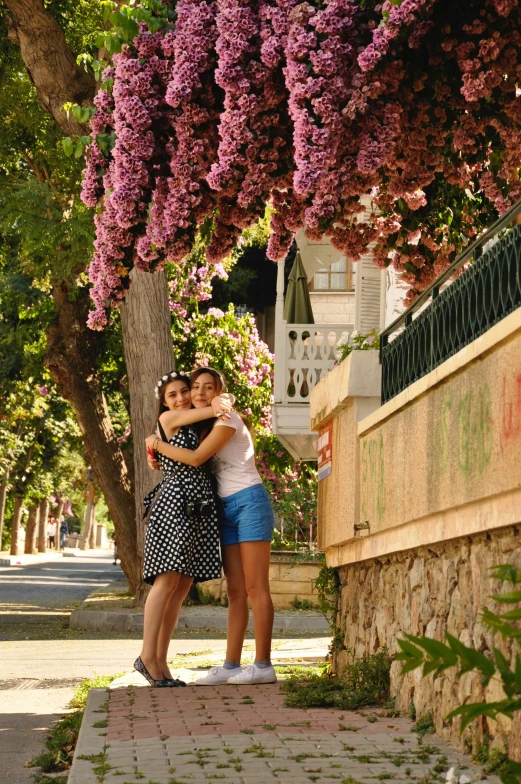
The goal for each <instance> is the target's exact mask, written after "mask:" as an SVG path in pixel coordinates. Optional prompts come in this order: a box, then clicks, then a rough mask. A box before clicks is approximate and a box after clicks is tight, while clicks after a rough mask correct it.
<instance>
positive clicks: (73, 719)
mask: <svg viewBox="0 0 521 784" xmlns="http://www.w3.org/2000/svg"><path fill="white" fill-rule="evenodd" d="M117 677H118V675H104V676H99V677H97V678H87V679H86V680H84V681H82V682H81V683H80V684H78V686H77V687H76V690H75V692H74V694H73V696H72V699H71V701H70V703H69V708H71V709H72V710H71V713H67V714H66V715H65V716H62V718H61V719H59V720H58V721H57V722H56V724H55V725H54V726H53V727H52V729H51V731H50V733H49V735H48V736H47V739H46V740H45V743H44V748H43V749H42V751H41V752H40V753H39V754H37V755H36V757H34V758H33V759H32V760H31V761H30V762H29V763H28V766H29V767H31V768H36V767H38V768H40V771H41V772H40V774H39V776H38V777H37V779H36V780H37V782H38V784H45V778H46V777H45V775H44V774H46V773H59V772H60V771H62V770H68V769H69V768H70V766H71V763H72V758H73V756H74V749H75V748H76V743H77V741H78V734H79V731H80V727H81V722H82V719H83V712H84V710H85V705H86V703H87V697H88V694H89V691H90V690H91V689H99V688H102V687H106V686H108V685H109V684H110V683H111V682H112V681H113V680H114V678H117ZM94 726H99V727H104V726H106V723H105V722H103V721H100V722H96V724H95V725H94ZM53 780H54V781H57V779H56V778H54V777H53Z"/></svg>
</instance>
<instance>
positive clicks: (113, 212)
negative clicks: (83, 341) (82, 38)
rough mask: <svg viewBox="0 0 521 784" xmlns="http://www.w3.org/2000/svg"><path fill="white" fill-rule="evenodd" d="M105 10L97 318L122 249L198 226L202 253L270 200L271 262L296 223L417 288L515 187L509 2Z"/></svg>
mask: <svg viewBox="0 0 521 784" xmlns="http://www.w3.org/2000/svg"><path fill="white" fill-rule="evenodd" d="M105 7H106V16H107V18H108V20H109V21H110V22H111V23H112V28H111V30H110V31H109V32H107V33H105V34H104V36H103V38H102V42H103V43H104V44H105V46H106V47H107V50H108V51H109V52H110V54H111V55H112V58H111V62H110V63H102V64H101V65H100V67H99V79H100V83H101V89H100V90H99V92H98V94H97V96H96V99H95V105H96V111H95V114H94V116H93V118H92V122H91V131H92V136H91V140H90V143H89V145H88V164H87V168H86V171H85V178H84V187H83V198H84V200H85V202H86V203H87V204H89V205H91V206H96V209H97V214H96V243H95V245H96V253H95V255H94V259H93V262H92V265H91V267H90V277H91V280H92V283H93V299H94V303H95V306H96V310H95V312H94V313H93V315H92V316H91V324H92V326H95V327H102V326H103V325H104V324H105V323H106V308H107V306H113V307H114V306H117V305H118V303H119V302H120V301H121V299H122V298H123V297H124V295H125V290H126V288H127V286H128V273H129V270H130V269H132V267H133V266H134V265H135V266H137V267H138V268H139V269H143V270H154V269H160V268H161V267H162V266H164V264H165V263H167V262H169V261H170V262H175V263H176V264H182V263H183V259H184V258H185V257H186V256H187V253H188V252H189V251H190V249H191V248H192V247H193V245H194V242H196V238H197V235H198V232H199V231H200V229H201V227H204V230H205V231H206V232H207V233H208V236H209V242H208V245H207V249H206V255H207V261H208V264H209V265H211V264H215V263H217V262H219V261H220V260H222V259H223V258H225V257H226V255H227V254H228V253H229V252H230V250H231V248H232V247H233V246H234V244H235V243H236V241H237V237H238V235H239V232H240V231H241V230H243V229H244V228H245V227H247V226H250V225H252V224H253V223H255V222H256V221H257V220H258V219H259V216H260V215H262V214H263V212H264V209H265V205H266V204H267V203H271V204H272V206H273V208H274V212H273V215H272V220H271V238H270V243H269V248H268V255H269V257H270V258H271V259H274V260H275V259H278V258H281V257H283V256H284V255H285V254H286V253H287V250H288V247H289V244H290V243H291V241H292V239H293V236H294V233H295V231H296V230H297V229H299V228H301V227H304V229H305V231H306V234H307V236H308V237H309V238H310V239H312V240H313V239H315V240H316V239H318V238H320V237H322V236H323V235H324V234H326V235H328V236H329V237H330V238H331V241H332V243H333V244H334V245H335V246H336V247H338V248H339V249H341V250H342V251H344V252H345V253H346V255H347V256H348V257H350V258H352V259H357V258H359V257H360V255H361V254H363V253H364V252H366V251H367V248H368V246H369V245H370V244H371V243H372V244H373V246H375V251H374V258H375V261H376V263H377V264H379V265H380V266H382V267H385V266H388V265H389V264H392V265H394V266H395V267H396V269H397V270H399V272H400V273H402V275H403V276H404V278H405V280H406V281H407V282H408V283H409V284H410V286H411V290H410V294H409V296H410V297H411V298H413V297H414V296H416V295H417V293H418V292H419V291H421V290H422V289H423V288H425V287H426V286H427V285H428V284H429V283H430V282H431V281H432V280H433V278H434V277H435V276H436V275H437V274H438V273H439V272H441V271H442V270H443V269H445V268H446V267H447V265H448V264H449V263H450V262H451V261H452V260H453V258H454V257H455V255H456V254H457V253H458V252H459V251H460V250H461V248H462V247H463V246H464V245H465V244H466V243H468V241H469V240H470V239H471V238H472V237H474V236H475V235H476V234H477V233H479V232H480V231H481V230H482V228H483V226H485V225H487V224H489V223H490V222H491V221H492V220H493V218H494V217H495V216H496V215H497V214H498V213H501V212H503V211H504V210H505V209H507V208H508V206H509V205H510V203H511V201H512V200H515V199H518V198H519V197H520V196H521V184H520V181H519V159H520V157H521V127H520V118H521V115H520V109H519V98H518V96H517V90H518V89H519V71H520V66H521V46H520V43H521V14H519V5H518V0H469V2H466V3H453V2H451V0H392V1H391V0H385V2H383V3H382V2H380V1H379V0H347V1H346V0H310V2H299V0H178V2H176V3H162V2H160V1H159V0H142V1H141V2H140V3H137V4H135V5H132V6H123V7H120V6H119V5H117V4H116V3H111V2H110V0H109V2H107V3H106V4H105ZM100 43H101V41H100ZM104 66H106V67H104ZM362 197H369V198H370V199H371V203H372V208H371V209H370V210H369V211H368V212H367V211H366V212H365V215H364V207H363V206H362V203H361V199H362Z"/></svg>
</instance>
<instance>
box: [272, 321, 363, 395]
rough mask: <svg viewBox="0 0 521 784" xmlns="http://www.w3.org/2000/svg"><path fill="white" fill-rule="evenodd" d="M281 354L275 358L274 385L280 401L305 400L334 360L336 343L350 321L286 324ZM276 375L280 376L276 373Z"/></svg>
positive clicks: (348, 328) (341, 340)
mask: <svg viewBox="0 0 521 784" xmlns="http://www.w3.org/2000/svg"><path fill="white" fill-rule="evenodd" d="M283 324H284V329H285V337H284V348H285V351H284V352H283V355H282V356H279V355H277V356H276V357H275V377H276V382H277V376H279V379H280V381H279V384H277V383H276V384H275V386H276V387H278V388H279V390H280V393H281V398H282V399H281V402H282V403H308V402H309V394H310V392H311V390H312V389H313V387H314V386H316V384H318V382H319V381H320V379H321V378H323V377H324V376H325V375H326V373H328V372H329V371H330V370H331V369H332V368H333V366H334V364H335V362H336V361H337V360H338V346H339V345H341V344H342V343H345V342H346V341H347V339H348V338H349V336H350V335H351V333H352V332H353V330H354V325H353V324H287V323H286V322H283ZM279 374H280V375H279Z"/></svg>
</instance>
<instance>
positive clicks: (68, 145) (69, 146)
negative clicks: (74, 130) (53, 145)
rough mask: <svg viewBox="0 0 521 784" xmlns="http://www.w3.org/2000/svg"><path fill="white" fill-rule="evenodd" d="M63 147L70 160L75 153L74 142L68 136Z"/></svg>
mask: <svg viewBox="0 0 521 784" xmlns="http://www.w3.org/2000/svg"><path fill="white" fill-rule="evenodd" d="M62 147H63V152H64V153H65V155H67V156H68V157H69V158H70V157H71V155H72V154H73V152H74V142H73V141H72V139H71V137H70V136H66V137H65V139H62Z"/></svg>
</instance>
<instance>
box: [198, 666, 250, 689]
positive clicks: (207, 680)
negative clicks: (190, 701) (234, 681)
mask: <svg viewBox="0 0 521 784" xmlns="http://www.w3.org/2000/svg"><path fill="white" fill-rule="evenodd" d="M241 670H242V668H241ZM237 672H238V670H237V668H234V669H233V670H227V669H226V667H212V668H211V670H210V671H209V672H208V673H207V674H206V675H205V676H204V678H198V679H197V680H196V681H194V686H222V684H223V683H228V681H229V679H230V677H231V676H232V675H233V673H237ZM239 672H240V671H239Z"/></svg>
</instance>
